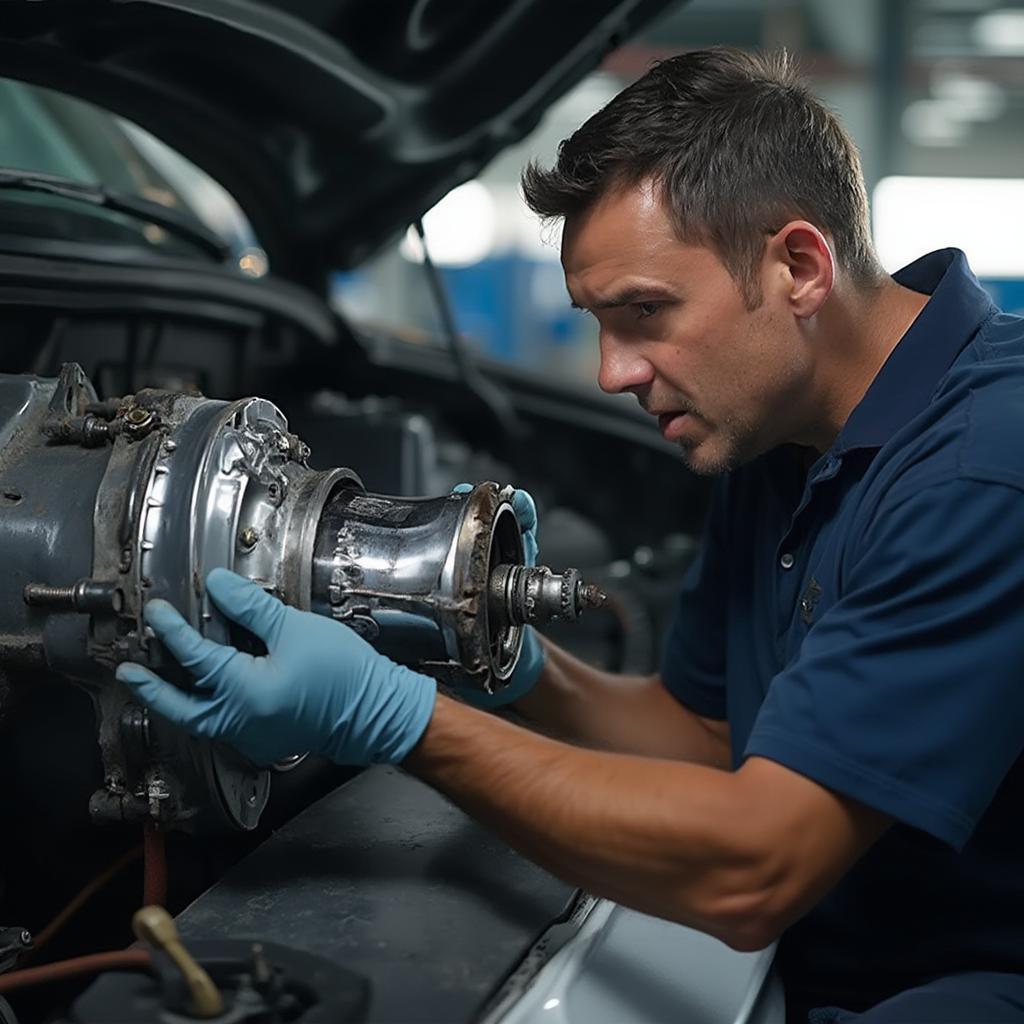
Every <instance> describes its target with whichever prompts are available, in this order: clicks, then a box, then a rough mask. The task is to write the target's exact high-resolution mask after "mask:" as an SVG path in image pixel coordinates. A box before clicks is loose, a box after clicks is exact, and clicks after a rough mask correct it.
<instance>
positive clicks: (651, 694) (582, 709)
mask: <svg viewBox="0 0 1024 1024" xmlns="http://www.w3.org/2000/svg"><path fill="white" fill-rule="evenodd" d="M544 646H545V652H546V664H545V668H544V671H543V673H542V674H541V677H540V679H539V680H538V682H537V685H536V686H535V687H534V688H533V690H532V691H531V692H530V693H528V694H527V695H526V696H525V697H523V698H521V699H520V700H519V701H518V702H517V703H516V710H517V711H519V712H520V713H521V714H522V715H523V716H524V717H525V718H526V719H527V720H528V721H529V722H531V723H533V724H535V725H536V726H538V727H539V728H541V729H542V730H544V731H545V732H548V733H550V734H552V735H554V736H558V737H561V738H564V739H566V740H568V741H569V742H572V743H578V744H582V745H583V746H589V747H594V748H596V749H601V750H611V751H617V752H619V753H628V754H642V755H646V756H649V757H666V758H672V759H678V760H685V761H694V762H696V763H698V764H705V765H710V766H714V767H719V768H726V767H728V766H729V744H728V733H727V730H726V728H725V727H724V725H723V726H721V727H719V728H716V727H714V726H710V725H709V724H708V723H706V722H705V720H703V719H701V718H699V717H698V716H696V715H694V714H693V713H692V712H690V711H688V710H687V709H686V708H684V707H683V706H682V705H680V704H679V702H678V701H677V700H676V699H675V698H674V697H672V695H671V694H670V693H668V691H667V690H666V689H665V687H664V685H663V684H662V682H661V680H660V679H659V678H658V677H657V676H622V675H616V674H614V673H611V672H604V671H601V670H599V669H595V668H592V667H591V666H589V665H587V664H585V663H584V662H582V661H580V660H579V659H578V658H575V657H573V655H571V654H569V653H568V652H567V651H564V650H562V649H561V648H560V647H557V646H556V645H554V644H552V643H550V642H549V641H546V640H545V641H544Z"/></svg>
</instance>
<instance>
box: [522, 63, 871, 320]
mask: <svg viewBox="0 0 1024 1024" xmlns="http://www.w3.org/2000/svg"><path fill="white" fill-rule="evenodd" d="M646 180H652V181H654V182H655V183H656V184H659V185H660V186H661V188H662V189H663V198H664V200H665V203H666V206H667V208H668V210H669V212H670V215H671V217H672V220H673V223H674V227H675V230H676V233H677V234H678V235H679V237H680V239H682V240H683V241H687V242H695V243H698V244H703V245H709V246H711V247H712V248H713V249H714V250H715V251H716V252H717V254H718V256H719V258H720V259H721V260H722V262H723V264H724V265H725V266H726V267H727V268H728V270H729V272H730V273H731V274H732V276H733V278H734V279H735V280H736V282H737V284H738V286H739V287H740V289H741V291H742V293H743V295H744V298H745V299H746V301H747V304H748V306H750V307H751V308H752V307H754V306H756V305H758V304H759V303H760V301H761V298H760V289H759V287H758V282H757V277H756V272H757V266H758V263H759V261H760V259H761V256H762V254H763V252H764V245H765V241H766V239H767V236H768V235H769V234H771V233H773V232H774V231H777V230H778V229H779V228H781V227H782V226H783V225H784V224H785V223H786V221H788V220H791V219H793V218H794V217H799V218H803V219H806V220H808V221H810V222H811V223H812V224H814V225H815V226H816V227H818V228H820V229H821V230H822V231H824V232H826V233H827V234H828V235H829V236H830V237H831V238H832V241H833V244H834V246H835V251H836V259H837V262H838V263H839V265H840V266H841V267H843V268H844V269H845V270H846V271H847V272H848V273H849V274H850V275H851V276H852V278H853V279H854V280H855V281H856V283H857V284H858V285H859V286H861V287H870V286H874V285H877V284H878V283H879V281H880V280H881V279H882V278H883V276H884V272H883V271H882V269H881V267H880V266H879V263H878V259H877V257H876V256H875V252H874V247H873V245H872V243H871V231H870V224H869V218H868V201H867V192H866V189H865V186H864V175H863V172H862V171H861V166H860V158H859V156H858V155H857V149H856V147H855V146H854V144H853V142H852V141H851V139H850V137H849V136H848V135H847V134H846V131H845V130H844V129H843V127H842V125H841V124H840V123H839V121H838V119H837V118H836V116H835V114H833V113H832V111H830V110H829V109H828V108H827V107H826V106H825V105H824V104H823V103H822V102H821V101H820V100H818V99H817V98H816V97H815V96H813V95H812V94H811V92H810V91H809V89H808V88H807V87H806V85H804V83H803V82H802V81H801V79H800V78H799V76H798V74H797V72H796V70H795V68H794V66H793V63H792V61H791V60H790V58H789V55H788V54H787V53H786V52H785V51H778V52H773V53H749V52H746V51H743V50H737V49H733V48H730V47H716V48H714V49H709V50H695V51H692V52H690V53H684V54H681V55H679V56H677V57H672V58H670V59H668V60H664V61H661V62H659V63H658V64H655V65H654V66H653V67H652V68H651V70H650V71H648V72H647V74H645V75H644V76H643V77H642V78H640V79H639V80H638V81H636V82H634V83H633V84H632V85H631V86H629V87H628V88H626V89H624V90H623V91H622V92H620V93H619V94H618V95H617V96H616V97H615V98H614V99H613V100H612V101H611V102H610V103H608V104H607V106H605V107H604V108H603V109H601V110H599V111H598V112H597V113H596V114H594V115H593V116H592V117H591V118H590V119H589V120H588V121H586V123H585V124H583V125H582V126H581V127H580V128H579V129H577V130H576V131H575V132H573V134H572V135H571V136H569V138H568V139H566V140H564V141H563V142H562V144H561V145H560V146H559V148H558V158H557V161H556V163H555V166H554V167H553V168H551V169H550V170H544V169H543V168H541V167H539V166H538V165H537V163H536V162H533V163H530V164H529V165H528V166H527V167H526V169H525V171H524V172H523V177H522V186H523V193H524V195H525V197H526V202H527V203H528V204H529V206H530V208H531V209H532V210H533V211H534V212H535V213H538V214H540V215H541V216H542V217H544V218H558V217H567V216H572V215H574V214H579V213H583V212H585V211H586V210H587V209H589V208H590V207H591V206H593V205H594V204H595V203H596V202H597V201H598V200H599V199H601V198H603V197H604V196H605V195H607V194H608V193H609V192H612V191H614V190H616V189H618V188H628V187H630V186H634V185H637V184H639V183H641V182H642V181H646Z"/></svg>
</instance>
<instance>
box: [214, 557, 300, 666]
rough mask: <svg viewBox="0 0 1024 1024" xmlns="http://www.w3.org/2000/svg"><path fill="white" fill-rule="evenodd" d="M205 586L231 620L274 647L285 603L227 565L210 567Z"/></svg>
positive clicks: (284, 612) (285, 607)
mask: <svg viewBox="0 0 1024 1024" xmlns="http://www.w3.org/2000/svg"><path fill="white" fill-rule="evenodd" d="M206 590H207V593H209V595H210V597H212V598H213V602H214V604H216V606H217V607H218V608H219V609H220V610H221V611H222V612H223V613H224V614H225V615H226V616H227V617H228V618H229V619H232V620H233V621H234V622H237V623H238V624H239V625H240V626H245V628H246V629H248V630H249V631H250V632H252V633H255V634H256V635H257V636H258V637H259V638H260V639H261V640H262V641H263V642H264V643H265V644H266V645H267V648H268V649H270V650H273V648H274V647H275V646H276V643H277V639H278V634H279V633H280V630H281V625H282V623H283V622H284V617H285V614H286V612H287V610H288V609H287V606H286V605H285V604H283V603H282V602H281V601H279V600H278V599H277V598H276V597H274V596H272V595H271V594H268V593H267V592H266V591H265V590H264V589H263V588H262V587H260V586H259V585H258V584H256V583H253V582H252V580H247V579H246V578H245V577H244V576H239V575H238V574H237V573H233V572H231V571H230V570H228V569H213V570H211V571H210V573H209V575H208V576H207V577H206Z"/></svg>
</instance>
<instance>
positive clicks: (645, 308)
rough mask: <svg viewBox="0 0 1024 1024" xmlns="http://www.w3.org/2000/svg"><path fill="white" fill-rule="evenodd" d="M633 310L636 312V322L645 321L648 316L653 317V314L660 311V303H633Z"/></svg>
mask: <svg viewBox="0 0 1024 1024" xmlns="http://www.w3.org/2000/svg"><path fill="white" fill-rule="evenodd" d="M633 309H634V310H635V311H636V317H637V319H638V320H646V319H647V318H648V317H649V316H654V314H655V313H657V312H658V310H659V309H661V303H660V302H634V303H633Z"/></svg>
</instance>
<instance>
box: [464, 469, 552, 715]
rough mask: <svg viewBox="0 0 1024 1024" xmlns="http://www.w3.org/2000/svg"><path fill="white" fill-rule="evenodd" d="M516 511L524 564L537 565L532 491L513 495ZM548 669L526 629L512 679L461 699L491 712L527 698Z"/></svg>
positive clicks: (537, 642) (466, 693)
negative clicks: (543, 672) (497, 688)
mask: <svg viewBox="0 0 1024 1024" xmlns="http://www.w3.org/2000/svg"><path fill="white" fill-rule="evenodd" d="M472 489H473V485H472V484H456V485H455V486H454V487H453V488H452V490H453V491H454V492H456V493H461V492H464V491H470V490H472ZM512 510H513V511H514V512H515V514H516V521H517V522H518V523H519V530H520V532H521V533H522V535H523V564H524V565H536V564H537V506H536V504H535V503H534V500H533V498H532V497H531V495H530V493H529V491H523V490H518V489H517V490H515V491H513V493H512ZM543 668H544V646H543V644H541V641H540V637H539V636H538V635H537V631H536V630H535V629H534V628H533V627H532V626H524V627H523V649H522V651H521V652H520V654H519V662H518V663H517V664H516V667H515V670H514V671H513V672H512V677H511V678H510V679H509V681H508V682H507V683H506V684H505V686H503V687H502V688H501V689H500V690H499V691H498V692H497V693H484V692H483V691H482V690H459V696H460V697H461V698H462V699H463V700H464V701H465V702H466V703H467V704H472V705H473V707H476V708H484V709H485V710H491V709H493V708H500V707H504V706H505V705H506V704H512V703H514V702H515V701H517V700H519V698H520V697H525V696H526V694H527V693H529V692H530V690H532V689H533V685H534V683H536V682H537V679H538V677H539V676H540V674H541V671H542V670H543Z"/></svg>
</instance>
